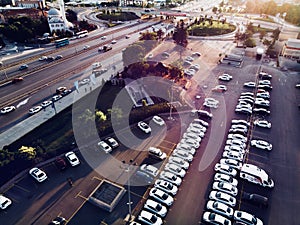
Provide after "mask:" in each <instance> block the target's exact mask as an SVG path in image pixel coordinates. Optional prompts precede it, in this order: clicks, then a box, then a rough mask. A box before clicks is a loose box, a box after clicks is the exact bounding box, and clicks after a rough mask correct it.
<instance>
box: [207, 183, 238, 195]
mask: <svg viewBox="0 0 300 225" xmlns="http://www.w3.org/2000/svg"><path fill="white" fill-rule="evenodd" d="M212 187H213V189H214V190H217V191H222V192H225V193H227V194H230V195H233V196H237V194H238V189H237V188H236V187H235V186H233V185H231V184H230V183H227V182H225V181H220V182H219V181H215V182H214V183H213V186H212Z"/></svg>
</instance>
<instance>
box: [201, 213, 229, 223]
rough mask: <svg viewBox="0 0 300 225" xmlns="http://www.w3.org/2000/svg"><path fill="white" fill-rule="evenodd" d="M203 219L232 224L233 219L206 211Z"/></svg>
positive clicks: (208, 221)
mask: <svg viewBox="0 0 300 225" xmlns="http://www.w3.org/2000/svg"><path fill="white" fill-rule="evenodd" d="M202 220H203V221H205V222H207V223H209V224H216V225H218V224H221V225H223V224H224V225H231V221H230V220H229V219H227V218H225V217H224V216H221V215H219V214H217V213H214V212H204V214H203V216H202Z"/></svg>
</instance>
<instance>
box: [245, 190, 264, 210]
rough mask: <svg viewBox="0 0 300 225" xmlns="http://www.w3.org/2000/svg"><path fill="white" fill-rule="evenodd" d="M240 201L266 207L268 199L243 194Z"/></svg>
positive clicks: (246, 193) (256, 195)
mask: <svg viewBox="0 0 300 225" xmlns="http://www.w3.org/2000/svg"><path fill="white" fill-rule="evenodd" d="M242 199H243V200H245V201H247V202H249V203H251V204H253V205H257V206H259V207H268V198H267V197H265V196H262V195H259V194H255V193H253V194H251V193H248V192H243V195H242Z"/></svg>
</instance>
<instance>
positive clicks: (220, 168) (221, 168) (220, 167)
mask: <svg viewBox="0 0 300 225" xmlns="http://www.w3.org/2000/svg"><path fill="white" fill-rule="evenodd" d="M215 171H216V172H220V173H224V174H227V175H230V176H233V177H235V176H236V175H237V170H236V169H234V168H232V167H231V166H228V165H224V164H221V163H217V164H216V165H215Z"/></svg>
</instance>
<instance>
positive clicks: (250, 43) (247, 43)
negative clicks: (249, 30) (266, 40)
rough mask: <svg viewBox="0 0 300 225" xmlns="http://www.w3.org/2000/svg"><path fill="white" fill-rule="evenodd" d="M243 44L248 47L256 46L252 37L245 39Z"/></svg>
mask: <svg viewBox="0 0 300 225" xmlns="http://www.w3.org/2000/svg"><path fill="white" fill-rule="evenodd" d="M244 44H245V45H246V46H247V47H249V48H253V47H255V46H256V43H255V40H254V39H253V38H248V39H246V40H245V42H244Z"/></svg>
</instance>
